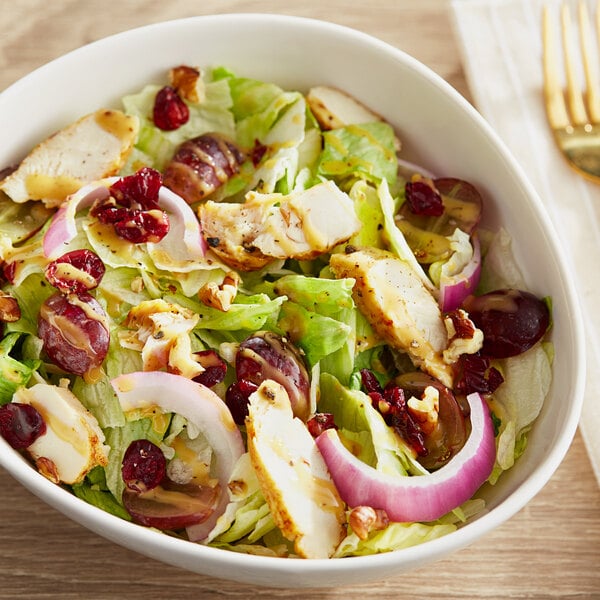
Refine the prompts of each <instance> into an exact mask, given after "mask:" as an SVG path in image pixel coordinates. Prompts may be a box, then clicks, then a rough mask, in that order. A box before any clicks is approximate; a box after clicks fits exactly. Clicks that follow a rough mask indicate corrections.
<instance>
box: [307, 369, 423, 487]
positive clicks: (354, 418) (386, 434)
mask: <svg viewBox="0 0 600 600" xmlns="http://www.w3.org/2000/svg"><path fill="white" fill-rule="evenodd" d="M320 384H321V396H320V399H319V404H318V410H319V411H320V412H330V413H333V414H334V415H335V424H336V425H337V426H338V427H339V429H340V433H341V435H342V438H344V437H345V438H347V439H351V440H352V441H354V442H356V441H357V440H358V439H359V438H358V437H357V435H358V436H360V444H357V443H354V444H353V450H354V453H355V454H356V456H357V457H358V458H359V459H360V460H362V461H363V462H365V463H366V464H368V465H370V466H372V467H374V468H376V469H377V470H379V471H381V472H382V473H388V474H392V475H399V476H404V475H407V474H409V473H413V474H419V473H424V472H425V471H424V469H423V468H422V467H421V466H420V465H419V463H418V462H417V461H416V460H414V458H413V453H412V451H411V450H410V448H409V447H408V446H407V445H406V444H405V443H404V442H403V441H402V439H401V438H400V436H398V435H396V434H395V433H394V432H393V431H392V429H390V428H389V427H388V426H387V424H386V423H385V421H384V420H383V417H382V416H381V414H380V413H379V412H378V411H377V410H375V408H373V406H372V404H371V399H370V398H369V396H368V395H367V394H365V393H363V392H361V391H360V390H350V389H348V388H345V387H344V386H343V385H341V384H340V382H339V381H338V380H337V379H336V378H335V377H332V376H331V375H329V374H327V373H322V374H321V380H320ZM365 433H368V434H369V435H368V436H365Z"/></svg>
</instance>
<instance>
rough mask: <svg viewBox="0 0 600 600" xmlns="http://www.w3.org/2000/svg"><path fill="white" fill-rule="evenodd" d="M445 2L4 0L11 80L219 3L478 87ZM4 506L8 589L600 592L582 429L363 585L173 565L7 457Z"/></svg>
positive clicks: (0, 573)
mask: <svg viewBox="0 0 600 600" xmlns="http://www.w3.org/2000/svg"><path fill="white" fill-rule="evenodd" d="M524 1H525V0H524ZM447 10H448V2H447V0H368V1H367V0H364V1H360V2H358V1H354V0H346V1H342V0H295V1H294V2H284V1H277V0H271V1H269V0H0V90H2V89H4V88H6V87H7V86H8V85H10V84H11V83H13V82H14V81H16V80H17V79H19V78H20V77H22V76H23V75H25V74H26V73H28V72H29V71H31V70H32V69H34V68H36V67H38V66H40V65H42V64H44V63H45V62H47V61H48V60H50V59H53V58H55V57H58V56H60V55H62V54H64V53H65V52H67V51H69V50H72V49H75V48H77V47H79V46H81V45H83V44H86V43H88V42H91V41H93V40H96V39H99V38H101V37H105V36H107V35H109V34H112V33H116V32H119V31H122V30H125V29H129V28H132V27H136V26H140V25H145V24H148V23H153V22H158V21H163V20H167V19H172V18H179V17H186V16H193V15H198V14H211V13H216V12H221V13H225V12H227V13H228V12H272V13H273V12H276V13H285V14H293V15H300V16H305V17H316V18H320V19H324V20H328V21H333V22H336V23H340V24H343V25H348V26H351V27H355V28H357V29H359V30H362V31H364V32H367V33H369V34H372V35H375V36H377V37H379V38H381V39H382V40H384V41H386V42H389V43H391V44H393V45H395V46H396V47H398V48H401V49H402V50H405V51H406V52H408V53H409V54H412V55H413V56H415V57H416V58H418V59H419V60H421V61H422V62H424V63H425V64H427V65H428V66H430V67H431V68H432V69H434V70H435V71H436V72H437V73H438V74H440V75H441V76H442V77H444V78H445V79H446V80H447V81H448V82H449V83H450V84H451V85H453V86H454V87H455V88H456V89H457V90H458V91H459V92H461V93H462V94H463V95H465V96H466V97H467V98H469V90H468V87H467V83H466V81H465V77H464V73H463V69H462V66H461V62H460V57H459V54H458V50H457V46H456V42H455V40H454V36H453V31H452V29H451V26H450V19H449V15H448V12H447ZM65 93H70V91H69V90H65ZM0 140H1V134H0ZM0 515H1V517H0V598H3V599H4V598H31V599H34V598H35V599H41V598H60V599H67V598H85V599H87V600H90V599H95V598H98V599H100V598H119V599H120V598H124V599H135V598H140V599H144V600H146V599H147V598H169V599H176V598H206V599H212V598H248V597H251V596H252V595H256V596H260V597H263V598H296V597H302V598H306V599H317V598H344V599H345V598H359V597H360V598H363V599H365V600H366V599H371V598H395V599H402V598H411V599H412V600H420V599H434V598H444V599H446V600H448V599H452V598H463V599H464V598H490V599H495V598H498V599H500V598H502V599H506V598H577V599H583V598H600V492H599V489H598V484H597V482H596V480H595V478H594V475H593V473H592V469H591V466H590V462H589V460H588V457H587V454H586V451H585V447H584V445H583V441H582V439H581V436H580V435H579V433H578V434H577V436H576V437H575V439H574V441H573V444H572V446H571V449H570V450H569V452H568V454H567V456H566V458H565V460H564V462H563V463H562V465H561V466H560V467H559V469H558V470H557V472H556V473H555V474H554V476H553V477H552V479H551V480H550V482H549V483H548V484H547V485H546V486H545V488H544V489H543V490H542V491H541V492H540V493H539V494H538V495H537V497H536V498H535V499H534V500H533V501H532V502H531V503H530V504H529V505H528V506H526V507H525V508H524V509H523V510H522V511H521V512H520V513H518V514H517V515H516V516H514V517H513V518H512V519H511V520H510V521H509V522H507V523H505V524H504V525H502V526H501V527H499V528H498V529H497V530H495V531H494V532H492V533H491V534H490V535H488V536H486V537H484V538H483V539H481V540H479V541H478V542H476V543H474V544H473V545H471V546H470V547H468V548H466V549H464V550H462V551H460V552H458V553H456V554H455V555H453V556H451V557H449V558H447V559H444V560H441V561H438V562H437V563H435V564H433V565H428V566H423V567H422V568H420V569H418V570H416V571H413V572H411V573H409V574H405V575H402V576H399V577H395V578H391V579H388V580H385V581H380V582H375V583H369V584H366V585H359V586H353V587H352V588H350V587H345V588H337V589H326V590H306V591H303V592H302V593H301V594H300V593H299V592H298V590H282V589H269V588H258V587H252V586H245V585H240V584H237V583H232V582H227V581H221V580H217V579H213V578H210V577H203V576H199V575H196V574H192V573H189V572H186V571H183V570H181V569H177V568H175V567H171V566H166V565H163V564H162V563H159V562H155V561H153V560H151V559H147V558H144V557H142V556H141V555H138V554H136V553H134V552H132V551H129V550H126V549H123V548H121V547H120V546H117V545H115V544H113V543H111V542H108V541H106V540H104V539H103V538H100V537H98V536H96V535H95V534H92V533H91V532H89V531H87V530H86V529H84V528H83V527H81V526H79V525H78V524H75V523H74V522H72V521H70V520H69V519H67V518H66V517H64V516H63V515H62V514H60V513H58V512H56V511H55V510H54V509H51V508H49V507H48V506H46V505H45V504H44V503H43V502H41V501H40V500H39V499H37V498H36V497H34V496H33V495H32V494H30V493H29V492H28V491H27V490H25V489H24V488H23V487H21V486H20V485H19V484H17V483H16V482H15V481H14V480H13V479H12V478H11V477H10V476H9V475H8V474H7V473H6V472H5V471H3V470H2V469H0Z"/></svg>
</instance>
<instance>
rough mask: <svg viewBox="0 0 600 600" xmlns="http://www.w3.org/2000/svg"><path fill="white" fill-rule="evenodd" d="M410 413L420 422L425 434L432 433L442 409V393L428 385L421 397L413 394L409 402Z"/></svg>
mask: <svg viewBox="0 0 600 600" xmlns="http://www.w3.org/2000/svg"><path fill="white" fill-rule="evenodd" d="M407 406H408V410H409V411H410V414H411V415H412V416H413V417H414V418H415V420H416V421H417V422H418V423H419V425H420V427H421V430H422V431H423V433H424V434H426V435H428V434H430V433H431V432H432V431H433V430H434V429H435V426H436V425H437V422H438V415H439V410H440V393H439V391H438V390H437V389H436V388H434V387H433V386H432V385H428V386H427V387H426V388H425V391H424V392H423V397H422V398H421V399H419V398H416V397H415V396H412V397H411V398H409V399H408V402H407Z"/></svg>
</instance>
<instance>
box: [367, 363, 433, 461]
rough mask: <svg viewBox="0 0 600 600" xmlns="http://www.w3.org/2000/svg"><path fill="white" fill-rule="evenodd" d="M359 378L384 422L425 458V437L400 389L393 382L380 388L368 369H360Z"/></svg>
mask: <svg viewBox="0 0 600 600" xmlns="http://www.w3.org/2000/svg"><path fill="white" fill-rule="evenodd" d="M360 376H361V379H362V384H363V388H364V389H365V391H366V393H367V394H368V395H369V397H370V398H371V403H372V404H373V406H374V408H376V409H377V410H378V411H379V412H380V413H381V414H382V416H383V418H384V420H385V422H386V423H387V424H388V425H389V426H390V427H393V428H394V429H396V431H397V432H398V433H399V434H400V436H401V437H402V438H403V439H404V440H405V441H406V442H407V443H408V444H410V446H411V447H412V448H413V449H414V450H415V452H416V453H417V454H418V455H419V456H426V455H427V448H426V447H425V436H424V434H423V432H422V431H421V428H420V427H419V424H418V423H417V422H416V421H415V420H414V419H413V418H412V416H411V414H410V412H409V411H408V407H407V405H406V398H405V397H404V391H403V390H402V388H401V387H399V386H398V385H395V383H394V382H393V381H390V382H389V383H388V384H387V385H386V386H385V388H382V387H381V385H380V384H379V381H378V380H377V378H376V377H375V375H374V373H373V372H372V371H369V370H368V369H362V370H361V372H360Z"/></svg>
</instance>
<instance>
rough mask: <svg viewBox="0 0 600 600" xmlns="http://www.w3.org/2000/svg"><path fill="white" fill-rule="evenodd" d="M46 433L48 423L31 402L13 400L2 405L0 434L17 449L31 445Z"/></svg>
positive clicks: (0, 407) (0, 409) (0, 410)
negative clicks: (24, 402)
mask: <svg viewBox="0 0 600 600" xmlns="http://www.w3.org/2000/svg"><path fill="white" fill-rule="evenodd" d="M44 433H46V423H45V422H44V419H43V418H42V415H40V413H39V412H38V411H37V410H36V409H35V408H34V407H33V406H31V405H30V404H19V403H16V402H11V403H9V404H5V405H4V406H0V435H2V437H3V438H4V439H5V440H6V441H7V442H8V443H9V444H10V445H11V446H12V447H13V448H14V449H15V450H22V449H23V448H27V447H28V446H31V444H33V442H35V440H37V439H38V438H39V437H40V436H41V435H44Z"/></svg>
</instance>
